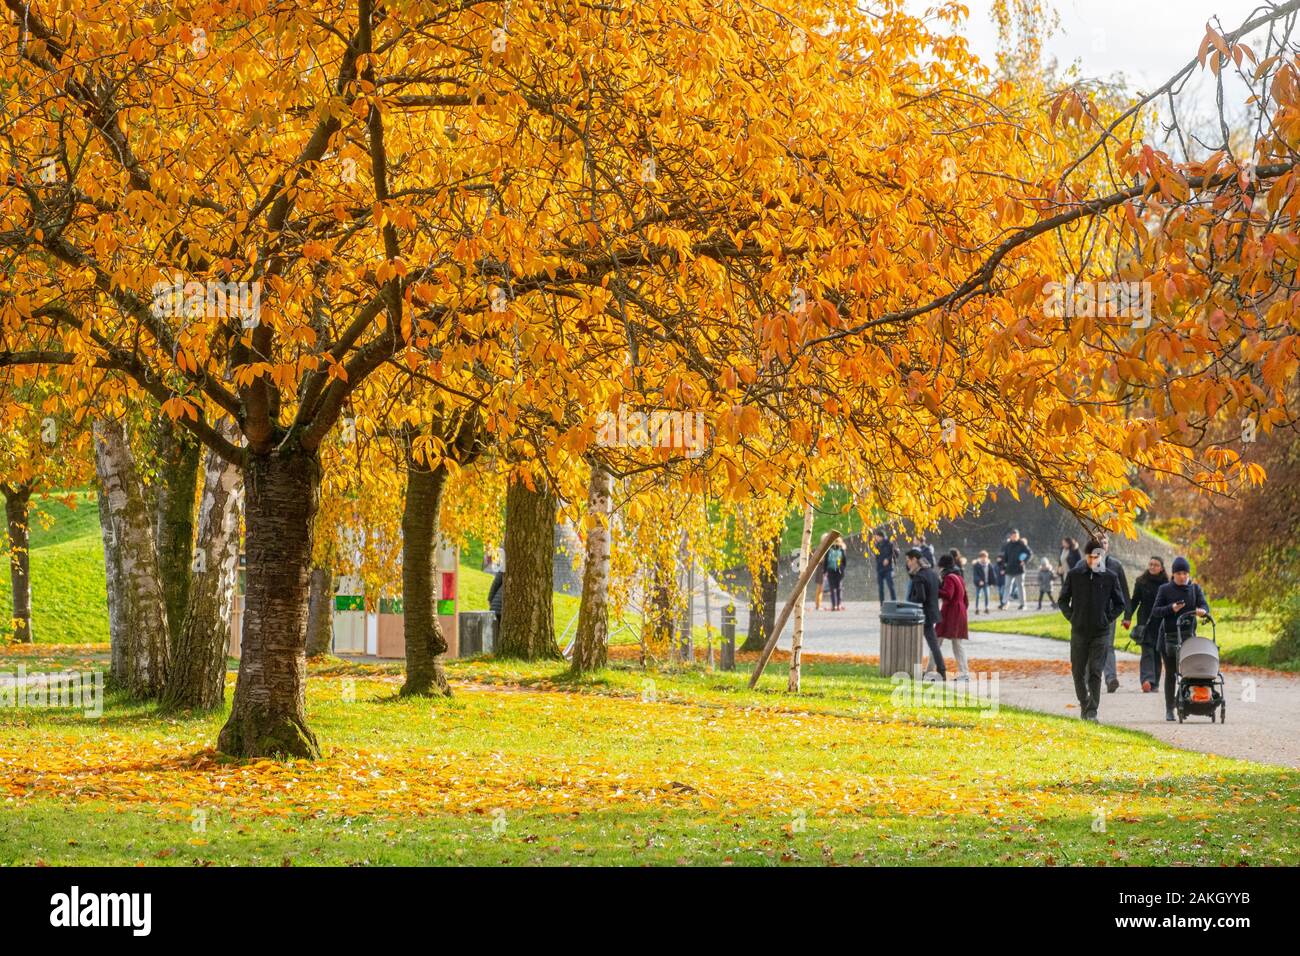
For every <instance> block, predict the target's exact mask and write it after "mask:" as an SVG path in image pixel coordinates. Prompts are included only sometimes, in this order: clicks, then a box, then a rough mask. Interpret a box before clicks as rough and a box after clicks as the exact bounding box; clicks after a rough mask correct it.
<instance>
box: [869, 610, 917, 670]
mask: <svg viewBox="0 0 1300 956" xmlns="http://www.w3.org/2000/svg"><path fill="white" fill-rule="evenodd" d="M924 643H925V608H923V607H921V605H919V604H916V603H913V602H912V601H885V602H884V603H882V604H881V605H880V673H881V675H882V676H884V677H893V676H894V675H895V674H906V675H907V676H909V677H912V678H914V679H916V680H920V678H921V648H922V646H923V645H924Z"/></svg>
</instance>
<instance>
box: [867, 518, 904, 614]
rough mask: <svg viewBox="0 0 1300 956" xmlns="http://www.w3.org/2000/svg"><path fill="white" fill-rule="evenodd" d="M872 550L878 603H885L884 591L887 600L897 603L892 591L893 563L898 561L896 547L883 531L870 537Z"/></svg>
mask: <svg viewBox="0 0 1300 956" xmlns="http://www.w3.org/2000/svg"><path fill="white" fill-rule="evenodd" d="M872 540H873V542H874V543H873V545H872V550H873V551H874V552H875V555H876V586H877V587H878V588H879V589H880V603H881V604H884V603H885V589H886V588H888V589H889V600H891V601H897V600H898V596H897V594H896V593H895V591H894V562H895V561H896V560H897V559H898V546H897V545H895V544H894V542H893V541H891V540H889V535H887V534H886V533H885V532H884V531H883V530H877V531H876V532H875V533H874V534H873V535H872Z"/></svg>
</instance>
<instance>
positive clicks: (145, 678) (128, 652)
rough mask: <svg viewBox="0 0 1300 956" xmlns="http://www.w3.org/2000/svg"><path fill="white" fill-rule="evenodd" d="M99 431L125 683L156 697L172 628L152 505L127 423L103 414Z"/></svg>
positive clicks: (98, 462) (137, 693) (134, 692)
mask: <svg viewBox="0 0 1300 956" xmlns="http://www.w3.org/2000/svg"><path fill="white" fill-rule="evenodd" d="M94 434H95V470H96V472H97V474H98V476H99V484H100V488H101V489H102V492H103V496H104V500H105V501H106V502H107V505H108V516H109V518H110V521H111V528H112V533H113V534H112V540H113V542H114V545H115V548H116V552H117V554H116V560H117V561H118V567H117V574H116V584H117V587H118V601H119V602H120V609H121V617H120V620H119V623H120V626H121V628H122V632H121V635H120V636H119V637H118V638H116V639H115V640H117V641H120V643H121V645H122V654H123V661H122V666H123V671H124V673H123V674H122V686H123V687H124V688H125V689H126V691H127V693H128V694H130V695H131V696H132V697H136V698H140V699H148V698H154V697H157V696H159V695H160V694H161V693H162V690H163V686H164V684H165V683H166V680H167V657H168V633H169V632H168V630H167V605H166V601H165V599H164V596H163V586H162V581H161V580H160V578H159V576H158V555H157V551H156V550H155V549H154V540H153V524H152V522H151V521H150V514H149V506H148V503H147V501H146V499H145V492H144V484H143V483H142V482H141V480H140V473H139V471H138V469H137V468H136V464H135V457H134V455H133V454H132V452H131V443H130V439H129V438H128V436H127V431H126V425H125V424H123V423H121V422H109V421H103V420H98V421H96V422H95V425H94ZM110 590H111V589H110ZM111 621H112V618H111V615H110V626H111Z"/></svg>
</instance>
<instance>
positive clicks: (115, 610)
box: [95, 448, 126, 687]
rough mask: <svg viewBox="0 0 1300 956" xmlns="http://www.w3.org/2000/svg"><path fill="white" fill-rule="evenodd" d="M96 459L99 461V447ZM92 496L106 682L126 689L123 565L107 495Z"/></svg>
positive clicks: (102, 492)
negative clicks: (104, 616) (102, 591)
mask: <svg viewBox="0 0 1300 956" xmlns="http://www.w3.org/2000/svg"><path fill="white" fill-rule="evenodd" d="M95 460H96V462H98V460H99V451H98V448H96V452H95ZM95 497H96V498H97V499H98V501H99V532H100V537H101V538H102V540H103V542H104V581H105V585H106V590H107V593H108V640H109V656H110V663H109V666H108V682H109V683H110V684H112V685H113V686H114V687H125V686H126V598H125V597H124V596H123V594H122V562H121V561H120V560H119V554H118V550H117V533H116V532H115V531H114V530H113V515H112V513H111V512H110V511H109V509H108V496H107V495H105V494H104V489H103V488H102V487H101V488H97V489H96V495H95Z"/></svg>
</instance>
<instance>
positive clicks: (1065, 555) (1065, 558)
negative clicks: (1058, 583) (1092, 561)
mask: <svg viewBox="0 0 1300 956" xmlns="http://www.w3.org/2000/svg"><path fill="white" fill-rule="evenodd" d="M1082 560H1083V552H1082V551H1080V550H1079V542H1077V541H1075V540H1074V539H1073V538H1062V539H1061V563H1060V564H1059V565H1058V566H1057V569H1056V573H1057V574H1059V575H1060V576H1061V580H1062V581H1064V580H1065V576H1066V575H1067V574H1069V573H1070V568H1072V567H1074V566H1075V565H1076V564H1078V563H1079V562H1080V561H1082Z"/></svg>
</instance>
